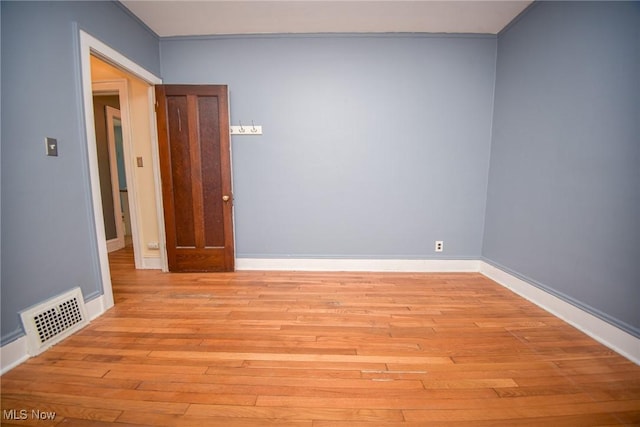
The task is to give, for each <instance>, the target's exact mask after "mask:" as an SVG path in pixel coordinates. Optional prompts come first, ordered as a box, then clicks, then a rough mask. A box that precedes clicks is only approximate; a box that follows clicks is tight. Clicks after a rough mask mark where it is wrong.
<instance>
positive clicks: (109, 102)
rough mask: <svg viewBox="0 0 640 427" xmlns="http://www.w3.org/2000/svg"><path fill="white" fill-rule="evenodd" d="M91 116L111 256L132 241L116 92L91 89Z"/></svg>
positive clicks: (122, 136) (122, 134)
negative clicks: (93, 123) (92, 91)
mask: <svg viewBox="0 0 640 427" xmlns="http://www.w3.org/2000/svg"><path fill="white" fill-rule="evenodd" d="M99 86H101V85H98V87H99ZM93 116H94V122H95V132H96V150H97V153H98V168H99V173H100V192H101V200H102V216H103V221H104V232H105V237H106V240H107V251H108V252H109V253H111V252H114V251H117V250H120V249H123V248H124V247H125V245H126V243H127V241H128V243H129V244H132V242H133V240H132V234H131V226H130V213H129V200H128V192H127V175H126V170H125V159H124V141H123V138H124V136H125V135H128V132H123V123H122V115H121V113H120V97H119V96H118V93H117V92H114V93H108V92H100V91H96V90H95V86H94V93H93ZM126 126H127V128H128V124H126ZM127 219H129V221H127ZM128 223H129V224H128ZM131 254H132V255H133V251H131Z"/></svg>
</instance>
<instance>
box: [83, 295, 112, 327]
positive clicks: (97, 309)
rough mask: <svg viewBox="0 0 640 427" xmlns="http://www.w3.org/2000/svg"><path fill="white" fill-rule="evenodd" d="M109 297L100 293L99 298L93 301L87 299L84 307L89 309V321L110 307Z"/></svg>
mask: <svg viewBox="0 0 640 427" xmlns="http://www.w3.org/2000/svg"><path fill="white" fill-rule="evenodd" d="M106 300H107V299H106V298H105V296H104V295H100V296H99V297H97V298H94V299H92V300H91V301H86V302H85V303H84V307H85V309H86V310H87V317H88V318H89V321H91V320H93V319H95V318H97V317H100V316H101V315H102V314H104V312H105V311H107V310H108V309H109V308H108V307H107V305H106V303H107V301H106Z"/></svg>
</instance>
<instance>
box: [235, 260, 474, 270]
mask: <svg viewBox="0 0 640 427" xmlns="http://www.w3.org/2000/svg"><path fill="white" fill-rule="evenodd" d="M236 270H270V271H273V270H282V271H371V272H408V273H436V272H438V273H440V272H478V271H479V270H480V261H478V260H446V259H445V260H433V259H429V260H427V259H416V260H413V259H410V260H407V259H338V258H332V259H328V258H327V259H322V258H318V259H316V258H313V259H312V258H273V259H271V258H238V259H236Z"/></svg>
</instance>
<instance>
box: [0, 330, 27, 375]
mask: <svg viewBox="0 0 640 427" xmlns="http://www.w3.org/2000/svg"><path fill="white" fill-rule="evenodd" d="M27 359H29V354H28V353H27V337H26V336H23V337H20V338H18V339H17V340H15V341H11V342H10V343H9V344H5V345H3V346H2V347H1V348H0V375H4V374H5V373H7V372H9V371H10V370H12V369H13V368H15V367H16V366H18V365H20V364H21V363H23V362H25V361H26V360H27Z"/></svg>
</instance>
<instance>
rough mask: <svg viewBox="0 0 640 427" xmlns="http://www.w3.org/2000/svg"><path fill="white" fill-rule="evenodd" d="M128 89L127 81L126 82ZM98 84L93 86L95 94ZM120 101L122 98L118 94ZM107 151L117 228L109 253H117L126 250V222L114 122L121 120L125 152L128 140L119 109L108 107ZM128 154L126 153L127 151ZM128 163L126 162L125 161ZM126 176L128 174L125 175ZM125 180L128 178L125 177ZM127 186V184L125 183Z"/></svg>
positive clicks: (114, 218) (108, 245)
mask: <svg viewBox="0 0 640 427" xmlns="http://www.w3.org/2000/svg"><path fill="white" fill-rule="evenodd" d="M124 84H125V87H126V84H127V82H126V80H125V81H124ZM95 88H96V84H95V83H94V84H93V89H94V94H95ZM118 99H122V98H120V96H119V94H118ZM105 110H106V118H107V149H108V151H109V178H110V179H111V197H112V199H113V222H114V225H115V227H116V237H115V239H111V240H107V252H113V251H117V250H118V249H122V248H124V222H123V221H122V203H121V202H120V179H119V176H118V149H117V147H116V134H115V129H114V120H115V119H118V120H120V130H121V131H122V145H123V151H125V149H124V147H125V145H124V142H125V141H124V140H125V139H126V133H127V132H125V130H126V126H125V124H124V120H123V119H122V114H121V113H120V110H119V109H117V108H113V107H111V106H110V105H107V106H106V108H105ZM125 153H126V151H125ZM125 163H126V160H125ZM125 175H126V174H125ZM125 180H127V179H126V176H125ZM125 184H126V183H125Z"/></svg>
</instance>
